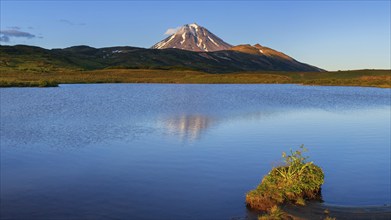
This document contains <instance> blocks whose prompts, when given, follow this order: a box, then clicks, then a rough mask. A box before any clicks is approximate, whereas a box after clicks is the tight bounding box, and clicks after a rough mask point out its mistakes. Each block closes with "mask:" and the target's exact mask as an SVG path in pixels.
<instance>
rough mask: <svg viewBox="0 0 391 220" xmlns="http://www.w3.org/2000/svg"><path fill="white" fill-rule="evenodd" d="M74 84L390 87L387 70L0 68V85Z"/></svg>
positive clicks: (390, 80)
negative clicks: (280, 70) (223, 70)
mask: <svg viewBox="0 0 391 220" xmlns="http://www.w3.org/2000/svg"><path fill="white" fill-rule="evenodd" d="M76 83H178V84H184V83H189V84H191V83H193V84H196V83H198V84H224V83H227V84H277V83H278V84H303V85H326V86H366V87H380V88H391V71H390V70H355V71H339V72H279V71H264V72H235V73H221V74H220V73H205V72H199V71H194V70H182V69H104V70H72V69H52V68H48V69H45V68H44V69H42V68H41V69H40V68H35V67H34V68H33V67H31V68H27V69H17V68H15V69H9V68H4V67H3V68H1V67H0V87H39V86H41V87H46V86H56V85H58V84H76Z"/></svg>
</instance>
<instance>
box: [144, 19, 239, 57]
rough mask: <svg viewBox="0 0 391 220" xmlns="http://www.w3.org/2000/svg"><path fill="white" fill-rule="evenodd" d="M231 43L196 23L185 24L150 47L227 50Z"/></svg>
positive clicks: (206, 50)
mask: <svg viewBox="0 0 391 220" xmlns="http://www.w3.org/2000/svg"><path fill="white" fill-rule="evenodd" d="M231 47H232V45H230V44H228V43H226V42H224V41H223V40H222V39H220V38H219V37H217V36H216V35H214V34H213V33H212V32H210V31H209V30H208V29H206V28H204V27H202V26H199V25H198V24H195V23H194V24H186V25H184V26H182V27H181V28H180V29H179V30H178V31H177V32H176V33H174V34H172V35H171V36H169V37H167V38H166V39H164V40H162V41H160V42H158V43H156V44H155V45H153V46H152V47H151V48H152V49H167V48H177V49H182V50H190V51H205V52H212V51H219V50H228V49H229V48H231Z"/></svg>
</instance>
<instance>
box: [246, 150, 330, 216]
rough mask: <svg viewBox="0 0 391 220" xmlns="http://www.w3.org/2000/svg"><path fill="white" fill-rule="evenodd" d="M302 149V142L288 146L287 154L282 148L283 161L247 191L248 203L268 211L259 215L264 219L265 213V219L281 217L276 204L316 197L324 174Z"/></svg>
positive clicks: (251, 206)
mask: <svg viewBox="0 0 391 220" xmlns="http://www.w3.org/2000/svg"><path fill="white" fill-rule="evenodd" d="M306 151H307V149H306V148H304V146H303V145H302V146H300V149H299V150H296V151H292V150H291V151H290V154H289V155H288V154H286V153H285V152H284V153H283V154H282V157H283V158H284V164H283V165H282V166H278V167H274V168H273V169H272V170H271V171H270V172H269V173H268V174H267V175H266V176H264V177H263V179H262V182H261V183H260V184H259V185H258V187H257V188H256V189H254V190H251V191H250V192H248V193H247V195H246V204H247V206H248V207H250V208H253V209H257V210H260V211H267V212H268V213H269V214H267V215H265V216H263V218H262V216H261V217H260V219H267V216H269V217H270V218H269V219H284V218H282V217H281V216H283V214H281V213H282V211H281V210H279V209H278V205H281V204H284V203H294V204H296V205H305V201H306V200H313V199H320V196H321V195H320V193H321V185H322V184H323V182H324V174H323V171H322V169H321V168H320V167H318V166H316V165H315V164H314V163H313V162H308V161H307V159H308V157H305V156H303V153H304V152H306ZM276 215H279V216H280V217H275V216H276ZM273 216H274V217H273Z"/></svg>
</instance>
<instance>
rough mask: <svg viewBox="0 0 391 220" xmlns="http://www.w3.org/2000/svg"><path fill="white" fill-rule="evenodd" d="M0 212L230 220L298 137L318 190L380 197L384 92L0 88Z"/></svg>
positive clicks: (383, 199) (330, 199)
mask: <svg viewBox="0 0 391 220" xmlns="http://www.w3.org/2000/svg"><path fill="white" fill-rule="evenodd" d="M0 92H1V96H0V101H1V103H0V104H1V108H0V113H1V124H0V129H1V130H0V138H1V139H0V144H1V160H0V163H1V173H0V175H1V179H0V181H1V216H2V217H5V218H21V219H24V218H26V217H34V218H39V219H42V218H50V219H52V218H57V217H63V216H68V217H69V218H94V219H99V218H103V219H105V218H124V219H129V218H133V219H156V218H162V219H231V218H234V217H244V216H245V215H247V214H248V211H247V210H246V207H245V205H244V198H245V193H246V192H247V191H249V190H251V189H252V188H254V187H255V186H256V185H257V184H258V183H259V181H260V180H261V178H262V176H263V175H265V174H266V173H267V172H268V171H269V170H270V168H271V167H272V166H273V165H276V164H279V163H280V162H281V153H282V151H289V149H290V148H297V147H298V146H300V145H301V144H304V145H305V146H306V147H307V148H308V149H309V152H308V155H309V156H310V157H311V159H312V160H313V161H315V163H317V164H318V165H320V166H321V167H322V168H323V169H324V172H325V184H324V186H323V191H322V193H323V199H324V201H325V202H326V203H330V204H337V205H383V204H391V201H390V197H391V192H390V185H391V183H390V178H391V177H390V172H391V170H390V166H391V164H390V161H391V159H390V153H391V152H390V120H391V119H390V111H391V108H390V94H391V93H390V92H391V90H390V89H377V88H357V87H321V86H298V85H163V84H105V85H61V86H60V87H59V88H45V89H39V88H23V89H21V88H17V89H16V88H9V89H1V90H0Z"/></svg>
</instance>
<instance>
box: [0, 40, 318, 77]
mask: <svg viewBox="0 0 391 220" xmlns="http://www.w3.org/2000/svg"><path fill="white" fill-rule="evenodd" d="M253 47H254V48H256V47H257V46H237V47H232V48H230V49H229V50H222V51H215V52H194V51H188V50H180V49H172V48H169V49H145V48H138V47H128V46H124V47H107V48H93V47H89V46H74V47H69V48H65V49H51V50H49V49H44V48H40V47H34V46H26V45H16V46H4V45H3V46H0V54H1V56H0V70H3V71H7V70H33V71H34V70H36V71H59V70H61V69H75V70H99V69H114V68H115V69H176V70H181V69H186V70H197V71H203V72H208V73H229V72H238V71H306V72H319V71H323V70H322V69H319V68H317V67H314V66H311V65H308V64H304V63H300V62H298V61H296V60H294V59H293V58H290V57H288V56H286V55H284V54H282V53H279V52H277V51H274V50H272V49H267V48H266V47H262V48H260V50H262V51H264V53H261V54H260V53H253V52H251V51H252V50H254V48H253ZM256 49H258V48H256ZM258 50H259V49H258ZM249 51H250V52H249ZM285 56H286V57H285Z"/></svg>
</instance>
